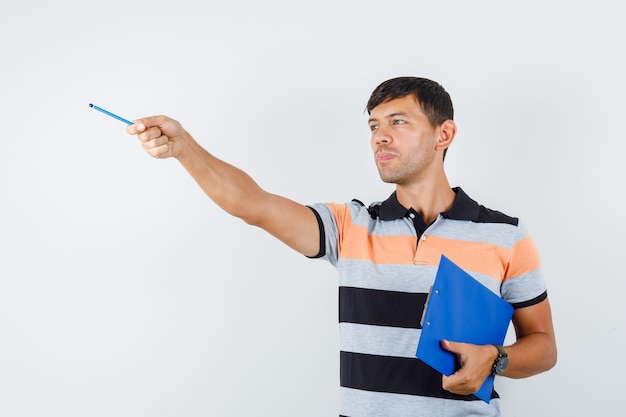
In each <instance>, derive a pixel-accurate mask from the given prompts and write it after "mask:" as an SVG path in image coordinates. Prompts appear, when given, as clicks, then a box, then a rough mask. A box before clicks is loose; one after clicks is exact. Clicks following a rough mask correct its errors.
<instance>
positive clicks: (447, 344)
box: [441, 339, 459, 353]
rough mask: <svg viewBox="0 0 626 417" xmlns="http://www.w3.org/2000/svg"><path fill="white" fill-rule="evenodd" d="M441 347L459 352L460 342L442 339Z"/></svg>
mask: <svg viewBox="0 0 626 417" xmlns="http://www.w3.org/2000/svg"><path fill="white" fill-rule="evenodd" d="M441 347H442V348H443V349H444V350H447V351H448V352H452V353H458V352H459V343H457V342H451V341H449V340H446V339H442V340H441Z"/></svg>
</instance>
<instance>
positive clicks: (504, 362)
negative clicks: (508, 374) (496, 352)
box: [495, 356, 509, 374]
mask: <svg viewBox="0 0 626 417" xmlns="http://www.w3.org/2000/svg"><path fill="white" fill-rule="evenodd" d="M507 366H509V358H508V357H506V356H505V357H503V358H498V360H497V362H496V367H495V371H496V374H501V373H502V372H504V370H505V369H506V367H507Z"/></svg>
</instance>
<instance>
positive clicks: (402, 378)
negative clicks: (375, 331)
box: [340, 352, 499, 401]
mask: <svg viewBox="0 0 626 417" xmlns="http://www.w3.org/2000/svg"><path fill="white" fill-rule="evenodd" d="M340 355H341V356H340V369H341V371H340V375H341V376H340V378H341V386H342V387H345V388H354V389H360V390H365V391H374V392H387V393H395V394H408V395H420V396H426V397H435V398H447V399H452V400H465V401H474V400H479V399H478V397H476V396H475V395H457V394H453V393H451V392H449V391H446V390H444V389H443V388H442V387H441V374H440V373H439V372H437V371H435V370H434V369H433V368H431V367H430V366H428V365H426V364H425V363H424V362H422V361H421V360H419V359H417V358H415V359H413V358H398V357H388V356H376V355H364V354H360V353H350V352H341V354H340ZM491 398H492V399H493V398H499V396H498V393H497V392H496V391H495V390H494V391H493V392H492V393H491ZM479 401H480V400H479Z"/></svg>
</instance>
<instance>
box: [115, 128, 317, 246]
mask: <svg viewBox="0 0 626 417" xmlns="http://www.w3.org/2000/svg"><path fill="white" fill-rule="evenodd" d="M126 131H127V132H128V133H129V134H131V135H137V138H138V139H139V141H140V142H141V144H142V146H143V148H144V149H145V150H146V152H147V153H148V154H150V155H152V156H153V157H155V158H169V157H173V158H176V159H177V160H178V161H179V162H180V163H181V164H182V165H183V167H185V169H186V170H187V171H188V172H189V174H191V176H192V177H193V178H194V179H195V180H196V182H197V183H198V185H199V186H200V187H201V188H202V190H203V191H204V192H205V193H206V194H207V195H208V196H209V197H210V198H211V200H213V201H214V202H215V203H216V204H217V205H218V206H220V207H221V208H222V209H224V210H225V211H226V212H227V213H229V214H231V215H233V216H236V217H239V218H241V219H242V220H244V221H245V222H246V223H248V224H251V225H254V226H258V227H261V228H263V229H264V230H266V231H267V232H269V233H271V234H272V235H274V236H275V237H277V238H278V239H280V240H281V241H283V242H284V243H286V244H287V245H288V246H290V247H291V248H293V249H295V250H296V251H298V252H300V253H302V254H304V255H307V256H314V255H316V254H317V253H318V251H319V228H318V224H317V219H316V218H315V215H314V214H313V212H312V211H311V210H310V209H309V208H308V207H306V206H304V205H302V204H299V203H296V202H294V201H292V200H289V199H287V198H284V197H281V196H279V195H276V194H271V193H268V192H266V191H265V190H263V189H262V188H261V187H259V185H258V184H257V183H256V182H255V181H254V180H253V179H252V178H251V177H250V176H249V175H248V174H246V173H245V172H243V171H242V170H240V169H238V168H236V167H234V166H232V165H230V164H228V163H226V162H224V161H222V160H220V159H218V158H216V157H215V156H213V155H211V154H210V153H209V152H208V151H206V150H205V149H204V148H202V147H201V146H200V145H199V144H198V143H197V142H196V141H195V140H194V139H193V138H192V137H191V135H190V134H189V133H188V132H187V131H186V130H185V129H183V127H182V126H181V124H180V123H178V122H177V121H176V120H173V119H171V118H169V117H166V116H154V117H147V118H143V119H139V120H136V121H135V123H134V124H133V125H131V126H128V127H127V129H126Z"/></svg>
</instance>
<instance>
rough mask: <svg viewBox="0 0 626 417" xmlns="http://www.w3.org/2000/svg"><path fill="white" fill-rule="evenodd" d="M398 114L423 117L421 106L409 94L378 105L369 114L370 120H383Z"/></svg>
mask: <svg viewBox="0 0 626 417" xmlns="http://www.w3.org/2000/svg"><path fill="white" fill-rule="evenodd" d="M399 113H405V114H407V115H411V116H414V117H420V116H424V117H425V115H424V112H423V111H422V106H421V105H420V103H419V101H418V100H417V97H415V96H414V95H413V94H411V95H408V96H404V97H398V98H394V99H391V100H388V101H384V102H382V103H380V104H379V105H378V106H376V107H374V108H373V109H372V111H371V113H370V116H371V117H370V120H379V119H384V118H386V117H392V116H393V115H397V114H399Z"/></svg>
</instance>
